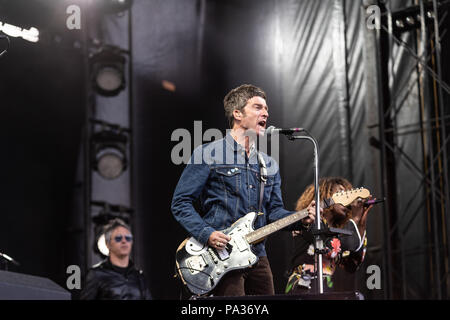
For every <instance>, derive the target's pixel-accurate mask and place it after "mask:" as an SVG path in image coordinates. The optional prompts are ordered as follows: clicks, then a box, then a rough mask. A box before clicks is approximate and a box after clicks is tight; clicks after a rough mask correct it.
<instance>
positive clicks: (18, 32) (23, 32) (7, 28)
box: [0, 21, 39, 42]
mask: <svg viewBox="0 0 450 320" xmlns="http://www.w3.org/2000/svg"><path fill="white" fill-rule="evenodd" d="M0 31H2V32H3V33H5V34H7V35H8V36H10V37H15V38H17V37H20V38H22V39H24V40H27V41H30V42H38V41H39V30H38V29H36V28H35V27H31V28H30V29H28V30H27V29H23V28H21V27H17V26H14V25H12V24H8V23H3V22H1V21H0Z"/></svg>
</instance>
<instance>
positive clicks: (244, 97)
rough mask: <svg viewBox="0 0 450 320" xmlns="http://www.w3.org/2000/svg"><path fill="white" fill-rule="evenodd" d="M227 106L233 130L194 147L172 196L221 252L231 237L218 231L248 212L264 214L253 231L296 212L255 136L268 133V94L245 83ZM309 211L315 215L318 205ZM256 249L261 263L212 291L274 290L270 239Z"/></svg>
mask: <svg viewBox="0 0 450 320" xmlns="http://www.w3.org/2000/svg"><path fill="white" fill-rule="evenodd" d="M224 108H225V115H226V117H227V119H228V121H229V124H230V127H231V130H229V131H228V132H227V134H226V136H225V138H223V139H220V140H216V141H214V142H212V143H209V144H204V145H202V146H199V147H197V148H196V149H195V150H194V152H193V154H192V156H191V159H190V161H189V163H188V164H187V166H186V168H185V169H184V171H183V173H182V175H181V177H180V180H179V181H178V184H177V186H176V189H175V192H174V195H173V199H172V213H173V215H174V217H175V219H176V220H177V221H178V222H179V223H180V224H181V225H182V226H183V227H184V228H185V229H186V230H187V231H188V232H189V233H190V234H191V235H192V236H193V237H194V238H195V239H196V240H197V241H199V242H200V243H202V244H208V245H209V246H210V247H213V248H216V249H217V250H220V249H223V248H224V247H225V246H226V244H227V243H228V241H229V240H230V239H231V238H230V237H229V236H227V235H225V234H224V233H222V232H220V231H219V230H223V229H226V228H228V227H230V226H231V225H232V224H233V223H234V222H235V221H236V220H238V219H239V218H241V217H243V216H245V215H246V214H247V213H249V212H252V211H253V212H259V214H258V215H257V218H256V220H255V222H254V229H258V228H261V227H262V226H264V225H266V224H268V223H270V222H273V221H275V220H278V219H280V218H283V217H286V216H287V215H290V214H292V213H294V212H291V211H288V210H286V209H284V206H283V200H282V196H281V189H280V186H281V177H280V173H279V168H278V165H277V163H276V161H275V160H274V159H273V158H272V157H269V156H268V155H267V154H265V153H263V152H260V151H258V150H257V148H256V141H255V140H256V139H255V137H256V136H258V135H263V134H264V131H265V128H266V124H267V119H268V117H269V112H268V107H267V103H266V94H265V92H264V91H263V90H261V89H260V88H258V87H256V86H253V85H248V84H244V85H241V86H239V87H237V88H235V89H233V90H231V91H230V92H229V93H228V94H227V95H226V96H225V98H224ZM264 165H265V166H266V167H267V175H265V176H264V177H263V178H265V179H266V180H265V183H264V189H263V190H260V186H261V170H260V166H264ZM261 191H263V192H262V195H263V196H262V199H261V197H260V194H261ZM195 204H198V207H197V208H198V211H197V210H196V209H195V207H196V206H195ZM308 209H309V211H310V214H313V213H314V207H313V206H310V207H309V208H308ZM295 228H299V226H298V225H295V226H293V229H295ZM253 252H254V253H255V254H256V255H257V256H258V257H259V261H258V262H257V263H256V264H255V265H253V266H252V267H250V268H246V269H243V270H242V269H241V270H234V271H230V272H229V273H227V274H226V275H225V276H224V277H223V278H222V280H221V281H220V282H219V284H218V285H217V286H216V287H215V289H214V290H213V292H212V294H213V295H216V296H243V295H272V294H274V285H273V277H272V272H271V269H270V264H269V260H268V259H267V254H266V250H265V241H263V242H260V243H258V244H256V245H254V247H253Z"/></svg>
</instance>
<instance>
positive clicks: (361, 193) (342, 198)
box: [331, 188, 370, 207]
mask: <svg viewBox="0 0 450 320" xmlns="http://www.w3.org/2000/svg"><path fill="white" fill-rule="evenodd" d="M369 196H370V191H369V190H368V189H366V188H356V189H352V190H348V191H340V192H336V193H335V194H333V195H332V196H331V198H332V199H333V202H334V203H339V204H342V205H343V206H344V207H345V206H348V205H349V204H350V203H352V202H353V201H354V200H355V199H357V198H362V199H365V198H368V197H369Z"/></svg>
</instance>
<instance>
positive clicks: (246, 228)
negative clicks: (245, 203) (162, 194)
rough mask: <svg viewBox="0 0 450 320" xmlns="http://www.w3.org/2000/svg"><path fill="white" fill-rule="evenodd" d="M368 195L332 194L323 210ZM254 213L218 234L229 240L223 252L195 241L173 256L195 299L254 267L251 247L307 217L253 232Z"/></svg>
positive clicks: (354, 192) (289, 218)
mask: <svg viewBox="0 0 450 320" xmlns="http://www.w3.org/2000/svg"><path fill="white" fill-rule="evenodd" d="M369 196H370V192H369V190H367V189H364V188H359V189H353V190H349V191H342V192H338V193H335V194H334V195H333V196H332V197H331V199H327V200H325V201H324V205H323V208H327V207H329V206H331V205H333V204H335V203H340V204H342V205H344V206H347V205H349V204H350V203H352V202H353V201H354V200H355V199H357V198H363V199H365V198H368V197H369ZM256 216H257V213H256V212H250V213H247V214H246V215H245V216H243V217H242V218H240V219H239V220H237V221H236V222H235V223H234V224H233V225H231V227H229V228H228V229H225V230H222V232H223V233H224V234H226V235H229V236H230V237H231V240H230V241H229V242H228V244H227V246H226V247H225V248H224V249H220V250H219V249H216V248H213V247H210V246H208V245H207V244H205V245H204V244H201V243H199V242H198V241H197V240H196V239H195V238H193V237H191V238H187V239H185V240H184V241H183V242H182V243H181V244H180V246H179V247H178V249H177V252H176V268H177V272H178V274H179V276H180V278H181V280H182V281H183V283H184V284H185V285H186V286H187V287H188V289H189V291H191V292H192V293H193V294H196V295H204V294H207V293H208V292H210V291H211V290H213V289H214V288H215V287H216V286H217V284H218V283H219V281H220V280H221V278H222V277H223V276H224V275H225V274H226V273H227V272H229V271H232V270H236V269H243V268H247V267H250V266H252V265H254V264H255V263H256V262H257V261H258V257H257V256H256V255H255V254H254V253H253V251H252V245H254V244H256V243H258V242H260V241H262V240H264V239H265V238H266V237H267V236H269V235H271V234H272V233H275V232H277V231H278V230H281V229H283V228H285V227H287V226H289V225H291V224H293V223H295V222H297V221H299V220H301V219H303V218H305V217H306V216H308V211H307V210H306V209H304V210H301V211H298V212H296V213H294V214H291V215H289V216H287V217H285V218H282V219H279V220H277V221H275V222H272V223H270V224H268V225H266V226H264V227H262V228H259V229H257V230H254V229H253V222H254V221H255V219H256Z"/></svg>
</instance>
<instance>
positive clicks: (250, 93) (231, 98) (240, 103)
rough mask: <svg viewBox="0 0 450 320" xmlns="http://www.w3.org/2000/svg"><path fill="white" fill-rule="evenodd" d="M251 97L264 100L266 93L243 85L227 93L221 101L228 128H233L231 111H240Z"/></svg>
mask: <svg viewBox="0 0 450 320" xmlns="http://www.w3.org/2000/svg"><path fill="white" fill-rule="evenodd" d="M253 97H261V98H263V99H266V93H265V92H264V91H263V90H262V89H261V88H258V87H256V86H254V85H252V84H243V85H241V86H239V87H237V88H234V89H233V90H231V91H230V92H228V93H227V95H226V96H225V98H224V99H223V107H224V109H225V116H226V118H227V119H228V124H229V125H230V128H233V125H234V117H233V111H234V110H240V111H242V109H244V107H245V105H246V104H247V101H248V100H249V99H251V98H253Z"/></svg>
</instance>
